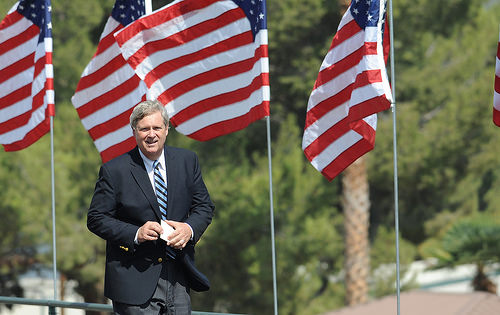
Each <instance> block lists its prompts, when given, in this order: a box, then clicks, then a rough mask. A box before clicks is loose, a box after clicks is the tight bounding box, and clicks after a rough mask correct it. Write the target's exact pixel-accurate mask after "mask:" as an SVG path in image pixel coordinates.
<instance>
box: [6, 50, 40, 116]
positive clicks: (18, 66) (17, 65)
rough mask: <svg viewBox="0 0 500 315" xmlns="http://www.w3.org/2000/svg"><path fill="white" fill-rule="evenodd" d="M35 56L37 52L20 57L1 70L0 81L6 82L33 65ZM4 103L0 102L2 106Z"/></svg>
mask: <svg viewBox="0 0 500 315" xmlns="http://www.w3.org/2000/svg"><path fill="white" fill-rule="evenodd" d="M34 57H35V53H32V54H29V55H28V56H26V57H24V58H22V59H19V60H18V61H16V62H14V63H13V64H11V65H10V66H7V67H5V68H3V69H2V70H0V83H2V82H5V81H7V80H9V79H10V78H12V77H13V76H15V75H17V74H19V73H21V72H23V71H25V70H27V69H29V68H30V67H33V58H34ZM1 107H2V104H0V108H1Z"/></svg>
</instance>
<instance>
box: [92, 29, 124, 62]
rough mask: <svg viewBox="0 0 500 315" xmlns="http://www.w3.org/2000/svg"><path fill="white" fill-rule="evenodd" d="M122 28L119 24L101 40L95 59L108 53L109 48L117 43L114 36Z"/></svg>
mask: <svg viewBox="0 0 500 315" xmlns="http://www.w3.org/2000/svg"><path fill="white" fill-rule="evenodd" d="M122 28H123V25H121V24H120V23H118V25H117V26H116V27H115V28H114V29H113V30H112V31H111V32H109V33H108V34H107V35H106V36H104V37H103V38H101V40H100V41H99V44H98V45H97V50H96V52H95V54H94V57H96V56H98V55H100V54H102V53H103V52H104V51H106V50H107V49H108V48H109V47H111V46H112V45H113V44H114V43H115V37H114V36H113V34H114V33H115V32H118V31H119V30H121V29H122Z"/></svg>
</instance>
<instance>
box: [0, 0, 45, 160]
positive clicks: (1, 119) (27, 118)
mask: <svg viewBox="0 0 500 315" xmlns="http://www.w3.org/2000/svg"><path fill="white" fill-rule="evenodd" d="M50 11H51V6H50V0H22V1H19V2H17V3H16V4H15V5H14V6H13V7H12V8H11V9H10V11H9V12H8V13H7V16H6V17H5V18H4V19H3V20H2V22H1V23H0V143H1V144H2V145H3V147H4V149H5V151H17V150H21V149H24V148H26V147H28V146H30V145H31V144H33V143H34V142H35V141H37V140H38V139H40V138H41V137H42V136H43V135H45V134H46V133H47V132H49V131H50V116H54V113H55V106H54V79H53V78H54V75H53V73H54V71H53V66H52V24H51V17H50V14H51V12H50Z"/></svg>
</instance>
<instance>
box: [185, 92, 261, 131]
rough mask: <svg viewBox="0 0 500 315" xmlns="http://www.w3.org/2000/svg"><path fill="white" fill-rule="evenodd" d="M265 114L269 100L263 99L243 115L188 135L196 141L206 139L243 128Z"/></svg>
mask: <svg viewBox="0 0 500 315" xmlns="http://www.w3.org/2000/svg"><path fill="white" fill-rule="evenodd" d="M265 116H269V101H264V102H262V103H261V104H259V105H257V106H255V107H253V108H252V109H250V111H249V112H248V113H247V114H245V115H242V116H239V117H235V118H232V119H229V120H225V121H220V122H217V123H215V124H212V125H210V126H207V127H205V128H202V129H199V130H198V131H196V132H195V133H192V134H190V135H188V136H189V137H190V138H193V139H195V140H198V141H208V140H211V139H213V138H216V137H219V136H222V135H225V134H228V133H231V132H235V131H238V130H242V129H245V128H246V127H247V126H248V125H250V124H251V123H252V122H254V121H256V120H258V119H261V118H262V117H265Z"/></svg>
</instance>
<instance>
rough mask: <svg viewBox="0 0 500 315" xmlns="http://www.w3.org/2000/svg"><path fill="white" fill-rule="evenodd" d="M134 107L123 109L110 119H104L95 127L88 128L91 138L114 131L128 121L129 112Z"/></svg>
mask: <svg viewBox="0 0 500 315" xmlns="http://www.w3.org/2000/svg"><path fill="white" fill-rule="evenodd" d="M133 109H134V108H133V107H131V108H130V109H128V110H126V111H124V112H123V113H121V114H119V115H117V116H115V117H113V118H112V119H110V120H108V121H105V122H103V123H101V124H99V125H97V126H95V127H92V128H90V129H89V134H90V137H92V139H94V140H96V139H99V138H101V137H103V136H105V135H107V134H108V133H110V132H113V131H116V130H118V129H120V128H122V127H124V126H127V125H128V124H129V123H130V114H132V110H133Z"/></svg>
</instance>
